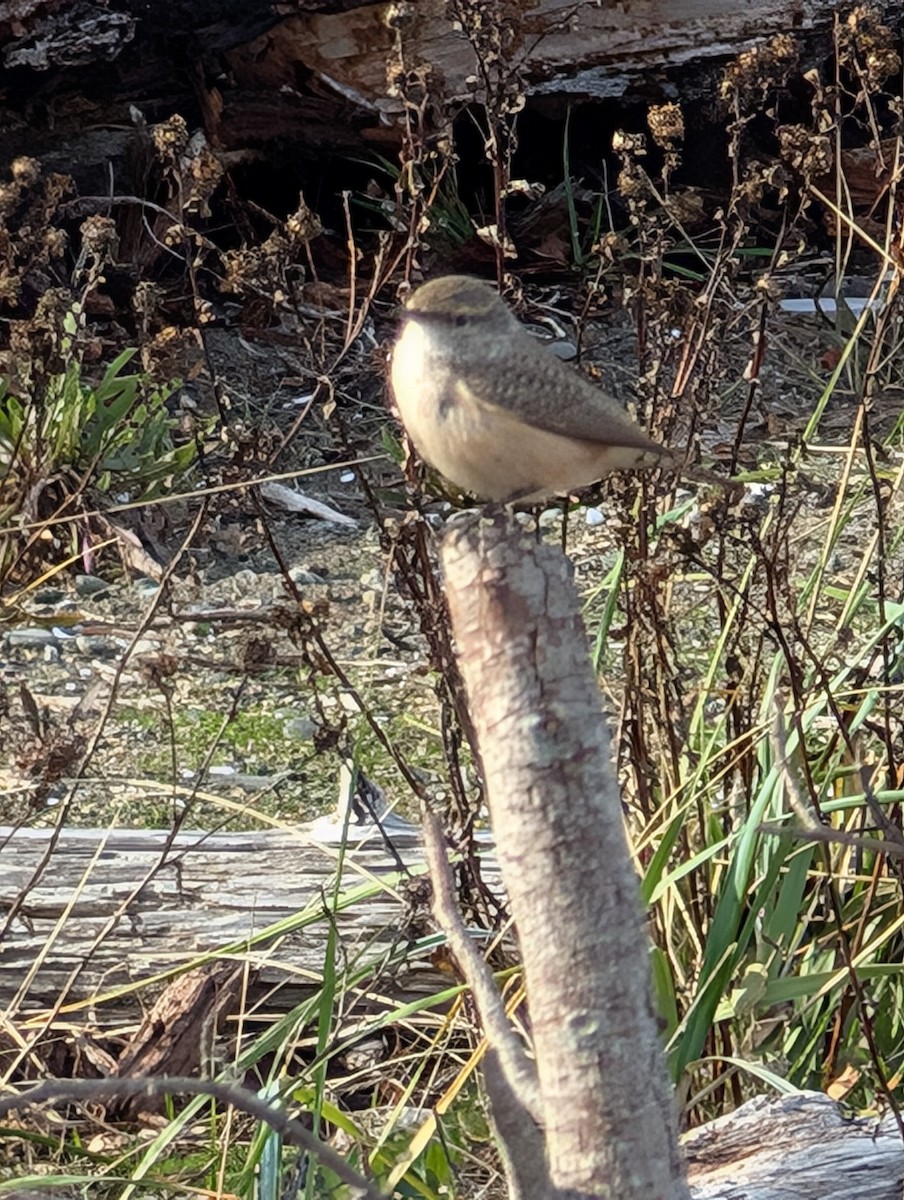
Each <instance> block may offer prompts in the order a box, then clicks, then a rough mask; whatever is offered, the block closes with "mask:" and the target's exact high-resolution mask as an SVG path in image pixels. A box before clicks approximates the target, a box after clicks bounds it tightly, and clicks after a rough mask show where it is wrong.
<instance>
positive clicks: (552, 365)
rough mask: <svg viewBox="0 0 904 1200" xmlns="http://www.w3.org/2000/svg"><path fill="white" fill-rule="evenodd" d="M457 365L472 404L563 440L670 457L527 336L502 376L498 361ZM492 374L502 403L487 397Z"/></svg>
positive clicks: (602, 395)
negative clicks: (509, 415) (512, 415)
mask: <svg viewBox="0 0 904 1200" xmlns="http://www.w3.org/2000/svg"><path fill="white" fill-rule="evenodd" d="M456 365H457V370H458V373H459V379H460V383H461V385H462V386H463V387H465V388H466V389H467V391H468V394H469V396H470V398H471V401H472V403H475V402H476V403H478V404H481V405H485V406H486V407H488V408H504V409H506V410H507V411H509V412H512V411H514V412H516V413H517V414H518V415H519V416H520V417H521V418H522V419H523V420H525V421H527V422H528V423H529V424H531V425H535V426H537V427H538V428H540V429H546V430H548V431H549V432H550V433H557V434H560V435H562V436H564V437H571V438H578V439H580V440H581V441H588V442H600V443H603V444H605V445H610V446H629V447H636V448H637V449H638V450H648V451H655V452H658V453H662V454H665V453H667V451H666V449H665V447H664V446H660V445H659V443H658V442H654V441H653V440H652V438H650V437H649V435H648V434H646V433H645V432H644V430H643V429H641V428H640V426H639V425H637V424H636V423H635V422H634V421H633V420H632V419H631V417H629V416H628V414H627V413H626V412H625V410H624V409H623V408H622V407H621V405H620V404H619V403H618V401H617V400H615V399H613V398H612V396H609V395H608V394H607V393H606V392H604V391H602V390H601V389H600V388H598V387H595V386H594V385H593V384H592V383H591V382H590V380H589V379H587V378H586V376H584V375H582V374H581V373H580V372H579V371H577V370H576V369H575V368H573V367H569V366H567V365H566V364H565V363H563V362H561V361H560V360H559V359H558V358H556V357H555V356H554V355H553V354H551V353H550V352H549V351H548V350H546V349H544V347H543V346H542V345H541V344H540V343H539V342H537V341H536V339H535V338H533V337H532V336H531V335H530V334H528V333H525V336H524V339H523V341H522V339H520V338H519V339H518V354H517V355H515V356H512V355H509V356H508V361H507V362H506V363H505V370H504V372H503V373H501V375H500V367H501V365H502V364H501V363H500V362H499V360H498V359H495V358H494V359H489V360H488V361H486V362H483V361H482V360H481V358H480V357H479V356H478V357H475V358H471V359H468V360H467V361H459V363H457V364H456ZM490 376H491V377H495V378H496V380H497V384H496V390H497V395H498V396H499V402H498V403H493V402H492V401H491V400H490V399H488V396H487V387H486V382H485V381H486V379H487V377H490ZM507 401H510V402H507Z"/></svg>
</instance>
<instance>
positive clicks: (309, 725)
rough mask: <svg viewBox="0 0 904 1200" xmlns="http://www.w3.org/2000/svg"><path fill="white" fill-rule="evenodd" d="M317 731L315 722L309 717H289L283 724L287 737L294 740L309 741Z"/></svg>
mask: <svg viewBox="0 0 904 1200" xmlns="http://www.w3.org/2000/svg"><path fill="white" fill-rule="evenodd" d="M316 732H317V722H316V721H312V720H311V719H310V717H290V718H289V720H288V721H286V723H285V725H284V726H283V733H284V734H285V736H286V737H287V738H292V740H293V741H296V742H309V741H310V740H311V738H312V737H313V736H314V734H315V733H316Z"/></svg>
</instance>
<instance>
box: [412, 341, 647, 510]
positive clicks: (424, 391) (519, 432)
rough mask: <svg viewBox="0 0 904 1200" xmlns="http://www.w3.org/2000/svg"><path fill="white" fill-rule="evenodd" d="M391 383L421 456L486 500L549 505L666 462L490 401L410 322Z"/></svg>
mask: <svg viewBox="0 0 904 1200" xmlns="http://www.w3.org/2000/svg"><path fill="white" fill-rule="evenodd" d="M390 378H391V383H392V391H393V395H394V397H395V402H396V405H397V406H398V409H399V415H400V416H401V418H402V421H403V423H404V425H405V428H406V429H407V431H408V434H409V436H410V438H411V440H412V441H413V442H414V445H415V447H416V449H417V451H418V453H419V454H420V456H421V457H422V458H423V459H425V461H426V462H428V463H430V465H431V466H433V467H435V468H436V470H437V471H439V473H440V474H441V475H443V476H445V478H446V479H448V480H450V481H451V482H452V483H454V484H456V485H457V486H458V487H460V488H464V489H465V490H466V491H469V492H474V493H475V495H477V496H480V497H482V498H484V499H486V500H512V499H521V500H543V499H546V498H548V497H550V496H558V495H563V494H566V493H568V492H570V491H574V490H576V489H577V488H581V487H586V486H588V485H589V484H591V483H596V482H597V480H599V479H601V478H602V477H603V476H604V475H607V474H608V473H609V472H610V471H619V470H630V469H632V468H636V467H644V466H651V465H653V464H654V463H655V462H656V461H657V460H658V457H659V456H658V455H657V454H651V453H649V452H648V451H644V450H639V449H638V448H637V447H635V446H612V445H607V444H605V443H603V442H592V441H586V440H584V439H581V440H579V439H576V438H569V437H565V436H563V435H561V434H557V433H550V432H549V431H548V430H545V429H540V428H538V427H537V426H534V425H530V424H528V423H527V422H525V421H524V420H522V419H521V418H520V417H519V416H518V415H517V414H516V413H514V412H511V411H509V410H507V409H504V408H500V407H498V406H496V405H492V404H486V403H482V402H481V400H480V399H479V397H478V396H477V395H475V394H474V391H473V390H472V389H470V388H468V387H467V385H466V384H464V383H463V382H462V381H461V380H460V379H456V377H455V373H454V370H452V369H450V365H449V364H448V363H447V362H443V361H442V360H439V359H437V357H436V356H435V355H434V354H433V353H432V351H431V347H430V336H429V333H428V332H427V331H425V330H424V329H423V328H422V327H421V326H420V325H418V324H417V323H416V322H414V321H408V322H407V323H406V325H405V327H404V329H403V331H402V334H401V336H400V338H399V340H398V342H397V343H396V346H395V349H394V350H393V355H392V368H391V376H390Z"/></svg>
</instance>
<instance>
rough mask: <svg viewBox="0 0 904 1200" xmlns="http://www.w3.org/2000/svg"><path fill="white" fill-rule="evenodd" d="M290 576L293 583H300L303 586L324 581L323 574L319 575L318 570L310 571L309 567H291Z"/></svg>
mask: <svg viewBox="0 0 904 1200" xmlns="http://www.w3.org/2000/svg"><path fill="white" fill-rule="evenodd" d="M289 578H290V579H291V580H292V582H293V583H300V584H302V585H303V586H304V585H308V586H310V585H311V584H312V583H323V576H322V575H318V574H317V572H316V571H310V570H308V568H307V567H290V568H289Z"/></svg>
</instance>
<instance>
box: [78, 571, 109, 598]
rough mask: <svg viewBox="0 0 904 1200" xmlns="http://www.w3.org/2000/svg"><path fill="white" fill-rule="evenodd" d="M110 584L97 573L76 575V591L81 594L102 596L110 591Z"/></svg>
mask: <svg viewBox="0 0 904 1200" xmlns="http://www.w3.org/2000/svg"><path fill="white" fill-rule="evenodd" d="M109 590H110V585H109V583H107V581H106V579H100V578H98V576H97V575H76V577H75V591H76V594H77V595H79V596H100V595H101V593H103V592H109Z"/></svg>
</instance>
